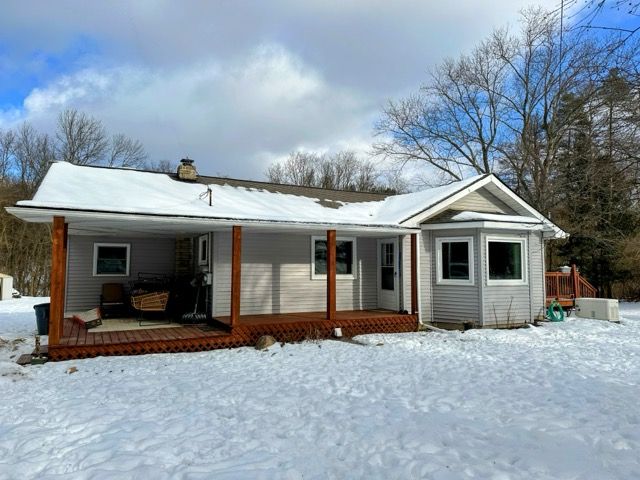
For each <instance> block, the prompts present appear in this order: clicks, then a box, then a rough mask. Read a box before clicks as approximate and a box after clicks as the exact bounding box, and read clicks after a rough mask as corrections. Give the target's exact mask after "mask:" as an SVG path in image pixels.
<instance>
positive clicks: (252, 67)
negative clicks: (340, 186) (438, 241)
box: [3, 44, 375, 177]
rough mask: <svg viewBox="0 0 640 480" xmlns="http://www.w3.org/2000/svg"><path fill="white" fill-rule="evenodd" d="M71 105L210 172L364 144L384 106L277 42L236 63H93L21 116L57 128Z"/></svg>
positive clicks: (35, 95) (36, 95)
mask: <svg viewBox="0 0 640 480" xmlns="http://www.w3.org/2000/svg"><path fill="white" fill-rule="evenodd" d="M67 107H73V108H77V109H79V110H82V111H88V112H90V113H91V114H92V115H94V116H96V117H97V118H99V119H101V120H102V121H103V122H104V123H105V125H106V126H107V128H108V129H109V131H111V132H113V133H116V132H124V133H126V134H127V135H129V136H132V137H134V138H138V139H140V140H141V141H142V142H143V143H144V144H145V146H146V147H147V150H148V151H149V153H150V155H151V156H152V158H154V159H163V158H168V159H177V158H179V157H180V156H182V155H189V156H190V157H191V158H195V159H196V160H197V161H198V164H199V165H201V169H202V170H203V171H208V172H212V173H225V174H231V175H243V176H246V175H249V176H251V173H253V176H254V177H256V176H257V177H259V176H261V174H262V172H263V171H264V169H265V168H266V165H265V164H264V162H265V161H266V160H267V159H269V160H271V159H274V158H279V157H282V156H284V155H286V154H287V153H288V152H289V151H291V150H293V149H296V148H308V149H322V148H331V147H332V146H340V147H342V146H344V141H345V139H346V138H348V137H353V143H354V144H356V143H358V142H359V143H358V144H360V145H362V144H364V143H365V141H364V138H366V137H367V136H368V133H369V132H368V130H369V128H370V124H369V122H368V116H367V113H368V112H371V111H372V110H373V109H375V105H374V104H373V103H372V102H371V100H370V99H367V98H366V97H364V96H363V95H361V94H359V93H358V92H357V91H353V90H351V89H349V88H344V87H340V86H336V85H331V84H329V83H327V81H326V80H325V79H324V78H323V76H322V75H321V74H320V73H319V72H318V71H317V70H316V69H313V68H312V67H310V66H309V65H307V64H305V63H304V62H303V61H302V60H301V59H300V58H299V57H297V56H295V55H293V54H292V53H291V52H289V51H288V50H286V49H285V48H284V47H282V46H280V45H274V44H264V45H259V46H258V47H257V48H255V49H254V50H253V51H251V52H249V53H248V54H247V55H245V56H243V57H241V58H237V59H234V60H232V61H219V60H216V59H208V60H203V61H199V62H194V63H192V64H189V65H185V66H179V67H176V68H161V67H156V68H149V67H146V68H145V67H140V66H134V65H128V66H119V67H113V68H108V69H91V68H89V69H84V70H81V71H79V72H76V73H74V74H71V75H65V76H62V77H60V78H58V79H56V80H55V81H53V82H52V83H50V84H49V85H47V86H46V87H42V88H36V89H34V90H33V91H32V92H31V93H30V94H29V95H28V96H27V98H26V99H25V100H24V109H23V113H22V115H21V117H20V120H22V119H25V120H29V121H30V122H32V123H34V124H35V125H36V126H37V127H39V128H41V129H44V130H49V131H50V130H52V129H53V128H54V125H55V118H56V116H57V114H58V113H59V112H60V111H61V110H63V109H64V108H67ZM8 116H9V118H7V114H5V115H4V116H3V118H4V122H3V123H5V125H7V124H10V123H12V124H15V122H16V120H17V119H16V118H15V112H10V113H9V115H8ZM363 118H364V119H365V121H363Z"/></svg>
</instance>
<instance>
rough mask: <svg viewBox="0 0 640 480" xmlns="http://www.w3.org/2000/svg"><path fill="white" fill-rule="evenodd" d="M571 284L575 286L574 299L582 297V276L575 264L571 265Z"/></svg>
mask: <svg viewBox="0 0 640 480" xmlns="http://www.w3.org/2000/svg"><path fill="white" fill-rule="evenodd" d="M571 283H572V284H573V298H578V297H579V296H580V274H579V273H578V269H577V268H576V265H575V263H572V264H571Z"/></svg>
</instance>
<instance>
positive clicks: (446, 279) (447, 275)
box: [436, 237, 474, 285]
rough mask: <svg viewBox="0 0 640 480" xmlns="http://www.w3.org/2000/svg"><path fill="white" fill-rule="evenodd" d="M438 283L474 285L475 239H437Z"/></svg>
mask: <svg viewBox="0 0 640 480" xmlns="http://www.w3.org/2000/svg"><path fill="white" fill-rule="evenodd" d="M436 256H437V276H438V278H437V283H440V284H445V285H446V284H450V285H473V283H474V280H473V238H472V237H446V238H436Z"/></svg>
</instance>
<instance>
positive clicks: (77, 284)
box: [65, 235, 175, 312]
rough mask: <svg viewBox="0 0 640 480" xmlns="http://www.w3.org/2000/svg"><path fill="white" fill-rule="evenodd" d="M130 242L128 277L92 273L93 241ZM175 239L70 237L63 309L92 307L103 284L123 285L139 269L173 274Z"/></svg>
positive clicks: (97, 300)
mask: <svg viewBox="0 0 640 480" xmlns="http://www.w3.org/2000/svg"><path fill="white" fill-rule="evenodd" d="M102 242H104V243H129V244H131V250H130V262H131V265H130V267H129V276H128V277H112V276H99V277H94V276H93V244H94V243H102ZM174 252H175V239H173V238H123V237H103V236H100V237H93V236H91V237H90V236H76V235H70V236H69V243H68V247H67V285H66V304H65V311H67V312H74V311H82V310H88V309H91V308H95V307H97V306H98V305H99V303H100V293H101V291H102V284H103V283H123V284H125V288H127V287H128V283H129V281H131V280H135V279H136V278H137V277H138V273H139V272H147V273H161V274H170V275H173V273H174V270H175V259H174Z"/></svg>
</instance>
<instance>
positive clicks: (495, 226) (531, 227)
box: [421, 221, 548, 232]
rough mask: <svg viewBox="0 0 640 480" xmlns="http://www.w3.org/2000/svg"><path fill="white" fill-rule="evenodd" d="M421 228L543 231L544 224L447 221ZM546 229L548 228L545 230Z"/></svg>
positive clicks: (424, 225)
mask: <svg viewBox="0 0 640 480" xmlns="http://www.w3.org/2000/svg"><path fill="white" fill-rule="evenodd" d="M421 228H422V230H456V229H468V228H483V229H486V230H523V231H527V232H530V231H544V230H545V228H547V227H545V225H543V224H542V223H536V224H531V223H516V222H491V221H477V222H448V223H426V224H423V225H421ZM547 231H548V230H547Z"/></svg>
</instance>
